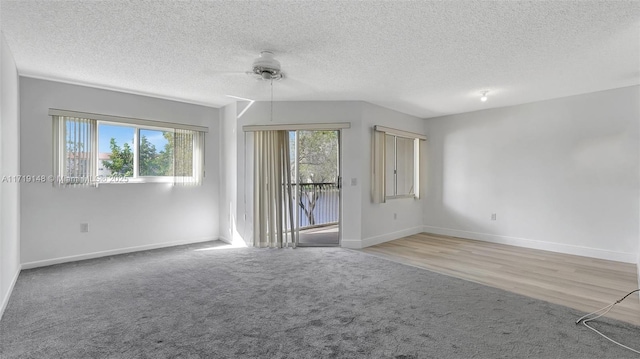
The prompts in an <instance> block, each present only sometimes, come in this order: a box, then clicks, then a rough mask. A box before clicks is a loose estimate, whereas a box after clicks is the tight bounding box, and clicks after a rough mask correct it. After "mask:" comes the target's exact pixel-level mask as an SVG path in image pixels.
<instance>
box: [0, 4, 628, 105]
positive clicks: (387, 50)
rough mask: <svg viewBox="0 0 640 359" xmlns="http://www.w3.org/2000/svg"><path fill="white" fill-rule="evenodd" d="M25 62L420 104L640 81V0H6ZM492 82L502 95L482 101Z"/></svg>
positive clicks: (203, 92)
mask: <svg viewBox="0 0 640 359" xmlns="http://www.w3.org/2000/svg"><path fill="white" fill-rule="evenodd" d="M0 13H1V14H0V19H1V21H2V24H1V26H2V32H3V33H4V35H5V38H6V40H7V42H8V44H9V47H10V48H11V50H12V52H13V54H14V57H15V60H16V64H17V67H18V71H19V73H20V74H21V75H24V76H32V77H42V78H48V79H55V80H63V81H69V82H74V83H81V84H89V85H94V86H100V87H105V88H111V89H117V90H124V91H128V92H134V93H141V94H149V95H153V96H158V97H164V98H170V99H176V100H181V101H187V102H193V103H199V104H205V105H211V106H215V107H219V106H222V105H225V104H227V103H229V102H231V101H233V99H231V98H229V97H227V96H226V95H234V96H241V97H245V98H251V99H254V100H269V99H270V89H269V82H261V81H257V80H254V79H253V78H251V77H249V76H247V75H245V74H244V73H243V72H244V71H247V70H249V69H250V65H251V63H252V61H253V59H254V58H255V57H257V56H258V54H259V52H260V51H261V50H271V51H273V52H274V53H275V55H276V58H277V59H278V60H279V61H280V62H281V63H282V70H283V72H284V73H285V75H286V76H287V78H286V79H284V80H283V81H280V82H275V83H274V85H273V92H274V94H273V97H274V100H276V101H282V100H363V101H368V102H372V103H376V104H379V105H382V106H386V107H389V108H393V109H396V110H399V111H402V112H405V113H409V114H413V115H416V116H420V117H433V116H438V115H442V114H451V113H461V112H467V111H474V110H478V109H482V108H490V107H501V106H509V105H516V104H521V103H526V102H532V101H538V100H544V99H549V98H556V97H562V96H568V95H575V94H581V93H588V92H594V91H599V90H605V89H611V88H617V87H624V86H630V85H637V84H639V83H640V71H639V70H640V63H639V59H640V2H638V1H556V2H553V1H437V2H436V1H415V2H399V1H385V2H381V1H357V2H356V1H287V2H283V1H217V2H189V1H180V2H178V1H102V2H95V1H64V2H57V1H55V2H54V1H16V2H14V1H4V0H3V1H2V2H1V3H0ZM485 89H487V90H489V91H490V92H489V101H487V102H486V103H481V102H480V101H479V97H480V92H481V91H482V90H485Z"/></svg>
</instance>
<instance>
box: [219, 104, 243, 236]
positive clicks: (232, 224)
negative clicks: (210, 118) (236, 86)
mask: <svg viewBox="0 0 640 359" xmlns="http://www.w3.org/2000/svg"><path fill="white" fill-rule="evenodd" d="M238 108H239V107H238V106H236V103H235V102H234V103H231V104H229V105H227V106H225V107H223V108H222V109H220V165H221V168H220V238H221V239H222V240H223V241H225V242H228V243H232V244H242V243H244V241H243V240H242V238H241V237H240V236H239V233H238V231H237V227H236V225H237V223H238V219H237V213H238V212H237V201H236V193H237V183H238V170H237V168H238V166H237V165H238V162H237V157H238V149H237V145H238V139H237V131H238V128H237V123H236V122H237V115H238V113H237V111H238Z"/></svg>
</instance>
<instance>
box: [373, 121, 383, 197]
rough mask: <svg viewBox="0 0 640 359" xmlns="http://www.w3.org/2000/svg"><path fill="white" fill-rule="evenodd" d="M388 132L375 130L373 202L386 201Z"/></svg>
mask: <svg viewBox="0 0 640 359" xmlns="http://www.w3.org/2000/svg"><path fill="white" fill-rule="evenodd" d="M385 145H386V133H385V132H382V131H375V130H374V131H373V146H372V153H371V169H372V171H371V200H372V201H373V203H384V202H385V201H386V196H385V177H386V176H385V172H386V171H385V159H386V148H385V147H386V146H385Z"/></svg>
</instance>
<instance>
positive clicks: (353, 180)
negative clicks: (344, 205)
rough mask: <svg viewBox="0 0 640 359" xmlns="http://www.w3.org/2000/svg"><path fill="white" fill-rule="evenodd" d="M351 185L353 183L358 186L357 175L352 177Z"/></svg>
mask: <svg viewBox="0 0 640 359" xmlns="http://www.w3.org/2000/svg"><path fill="white" fill-rule="evenodd" d="M351 185H352V186H357V185H358V179H357V178H355V177H354V178H352V179H351Z"/></svg>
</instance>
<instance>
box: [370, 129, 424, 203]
mask: <svg viewBox="0 0 640 359" xmlns="http://www.w3.org/2000/svg"><path fill="white" fill-rule="evenodd" d="M373 129H374V137H373V156H372V200H373V202H374V203H384V202H386V200H388V199H400V198H413V199H419V198H420V141H425V140H426V136H425V135H421V134H418V133H413V132H409V131H403V130H398V129H394V128H389V127H384V126H374V128H373ZM387 135H391V136H394V137H395V138H394V141H393V142H394V148H393V151H394V166H393V167H394V180H395V179H396V178H397V173H396V172H395V170H396V164H395V162H397V151H396V147H397V146H396V145H397V138H406V139H410V140H413V186H414V191H413V192H414V193H413V194H398V193H397V186H394V193H392V194H388V193H386V190H387V189H386V187H387V186H386V183H385V181H386V175H387V150H388V149H387V148H386V136H387Z"/></svg>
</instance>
